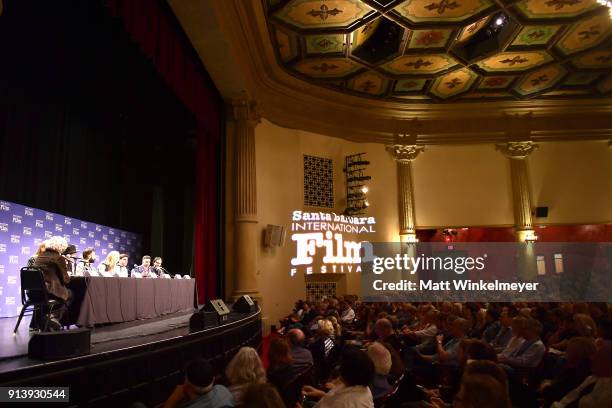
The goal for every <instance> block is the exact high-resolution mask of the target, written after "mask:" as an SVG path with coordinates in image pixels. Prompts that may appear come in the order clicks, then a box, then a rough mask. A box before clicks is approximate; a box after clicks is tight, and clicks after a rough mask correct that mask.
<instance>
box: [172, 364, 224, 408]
mask: <svg viewBox="0 0 612 408" xmlns="http://www.w3.org/2000/svg"><path fill="white" fill-rule="evenodd" d="M179 406H180V407H189V408H224V407H233V406H234V397H233V396H232V394H231V392H230V391H229V390H228V389H227V388H225V387H224V386H223V385H215V376H214V372H213V368H212V366H211V365H210V364H209V363H208V362H207V361H206V360H202V359H199V360H195V361H192V362H191V363H189V364H188V365H187V367H186V368H185V381H184V382H183V384H180V385H177V386H176V388H175V389H174V391H173V392H172V394H171V395H170V397H169V398H168V400H167V401H166V403H165V404H164V408H175V407H179Z"/></svg>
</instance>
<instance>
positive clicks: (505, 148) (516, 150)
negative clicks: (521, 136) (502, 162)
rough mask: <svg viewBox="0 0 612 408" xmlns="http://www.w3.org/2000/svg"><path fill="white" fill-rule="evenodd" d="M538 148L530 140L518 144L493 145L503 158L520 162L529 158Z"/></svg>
mask: <svg viewBox="0 0 612 408" xmlns="http://www.w3.org/2000/svg"><path fill="white" fill-rule="evenodd" d="M538 147H539V146H538V145H537V144H535V143H534V142H532V141H531V140H525V141H520V142H507V143H501V144H497V145H495V148H496V149H497V150H499V151H500V152H501V153H502V154H503V155H504V156H506V157H507V158H509V159H515V160H522V159H525V158H526V157H527V156H529V155H530V154H531V153H532V152H533V151H534V150H535V149H537V148H538Z"/></svg>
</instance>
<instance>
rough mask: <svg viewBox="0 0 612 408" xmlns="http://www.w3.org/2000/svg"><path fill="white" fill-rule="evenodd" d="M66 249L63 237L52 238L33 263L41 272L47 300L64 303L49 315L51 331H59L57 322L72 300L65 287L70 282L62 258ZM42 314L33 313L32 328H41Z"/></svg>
mask: <svg viewBox="0 0 612 408" xmlns="http://www.w3.org/2000/svg"><path fill="white" fill-rule="evenodd" d="M67 247H68V243H67V242H66V239H64V237H60V236H56V237H52V238H50V239H49V240H47V241H46V248H45V251H44V252H43V253H42V254H40V255H39V256H37V257H36V261H35V262H34V266H35V267H37V268H39V269H40V270H41V271H42V274H43V277H44V280H45V285H46V287H47V292H48V296H49V298H51V299H58V300H61V301H63V302H64V305H62V307H60V308H57V309H55V310H53V312H52V313H51V316H50V321H49V325H50V326H49V327H50V328H51V329H52V330H59V329H61V324H60V323H59V321H60V320H61V318H62V315H63V313H64V312H65V310H66V307H67V306H68V304H69V303H70V301H71V299H72V291H71V290H70V289H68V288H67V287H66V284H67V283H68V282H69V281H70V276H69V275H68V267H67V263H68V261H67V260H66V258H65V257H64V256H62V253H64V251H66V248H67ZM34 300H40V299H34ZM48 312H49V311H48V310H45V311H44V313H48ZM44 313H43V314H44ZM43 314H40V313H39V314H36V313H35V314H34V315H33V317H32V320H33V322H32V323H33V326H34V328H42V325H43ZM35 320H37V321H35Z"/></svg>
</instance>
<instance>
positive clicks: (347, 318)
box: [340, 302, 355, 324]
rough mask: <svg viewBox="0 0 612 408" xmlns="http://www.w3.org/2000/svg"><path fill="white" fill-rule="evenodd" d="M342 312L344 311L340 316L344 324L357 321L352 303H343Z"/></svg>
mask: <svg viewBox="0 0 612 408" xmlns="http://www.w3.org/2000/svg"><path fill="white" fill-rule="evenodd" d="M340 310H341V311H342V314H341V315H340V320H341V321H342V323H349V324H350V323H353V320H355V311H354V310H353V307H352V306H351V304H350V302H342V303H341V306H340Z"/></svg>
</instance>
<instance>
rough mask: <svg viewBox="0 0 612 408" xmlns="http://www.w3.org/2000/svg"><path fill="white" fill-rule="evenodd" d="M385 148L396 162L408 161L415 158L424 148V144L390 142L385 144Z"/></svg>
mask: <svg viewBox="0 0 612 408" xmlns="http://www.w3.org/2000/svg"><path fill="white" fill-rule="evenodd" d="M386 149H387V151H388V152H389V153H391V156H392V157H393V159H394V160H395V161H396V162H398V163H410V162H411V161H414V160H416V158H417V157H418V156H419V154H421V152H423V151H424V150H425V146H420V145H416V144H398V143H395V144H392V145H387V146H386Z"/></svg>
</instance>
